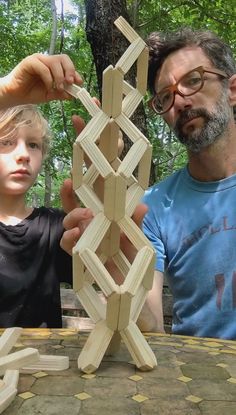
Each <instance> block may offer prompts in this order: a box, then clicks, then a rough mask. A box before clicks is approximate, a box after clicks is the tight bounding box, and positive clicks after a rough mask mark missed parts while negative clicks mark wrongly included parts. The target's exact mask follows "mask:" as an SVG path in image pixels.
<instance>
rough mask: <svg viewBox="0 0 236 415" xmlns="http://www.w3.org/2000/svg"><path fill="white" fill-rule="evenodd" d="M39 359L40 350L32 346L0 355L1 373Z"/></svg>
mask: <svg viewBox="0 0 236 415" xmlns="http://www.w3.org/2000/svg"><path fill="white" fill-rule="evenodd" d="M38 360H39V352H38V350H37V349H33V348H31V347H27V348H26V349H23V350H19V351H18V352H14V353H11V354H9V355H7V356H3V357H0V375H3V374H4V373H5V371H6V370H7V369H19V368H20V367H22V366H23V365H27V364H31V363H34V362H37V361H38Z"/></svg>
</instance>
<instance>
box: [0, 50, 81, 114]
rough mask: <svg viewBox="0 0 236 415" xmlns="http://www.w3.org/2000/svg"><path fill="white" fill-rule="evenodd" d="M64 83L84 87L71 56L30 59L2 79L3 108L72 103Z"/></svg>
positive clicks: (41, 56)
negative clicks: (63, 102) (58, 101)
mask: <svg viewBox="0 0 236 415" xmlns="http://www.w3.org/2000/svg"><path fill="white" fill-rule="evenodd" d="M64 82H67V83H68V84H72V83H75V84H78V85H80V84H82V78H81V77H80V75H79V74H78V72H76V70H75V67H74V64H73V62H72V61H71V59H70V58H69V56H67V55H63V54H62V55H43V54H40V53H35V54H33V55H30V56H28V57H26V58H25V59H23V60H22V61H21V62H20V63H19V64H18V65H17V66H16V67H15V68H14V69H13V70H12V71H11V72H10V73H9V74H8V75H7V76H5V77H4V78H2V79H0V108H6V107H10V106H15V105H19V104H26V103H30V104H38V103H42V102H48V101H51V100H55V99H60V100H61V99H71V97H70V95H69V94H67V93H66V92H65V91H64V86H63V83H64Z"/></svg>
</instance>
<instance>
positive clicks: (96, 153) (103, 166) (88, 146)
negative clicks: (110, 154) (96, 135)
mask: <svg viewBox="0 0 236 415" xmlns="http://www.w3.org/2000/svg"><path fill="white" fill-rule="evenodd" d="M81 145H82V147H83V149H84V151H85V152H86V153H87V155H88V156H89V158H90V160H91V161H92V163H94V165H95V166H96V169H97V170H98V171H99V173H100V174H101V176H102V177H104V178H105V177H108V176H109V175H110V174H113V173H114V170H113V169H112V167H111V165H110V164H109V162H108V161H107V159H106V158H105V157H104V156H103V154H102V153H101V151H100V150H99V149H98V147H97V146H96V144H94V143H92V142H91V141H89V137H86V140H83V142H82V144H81Z"/></svg>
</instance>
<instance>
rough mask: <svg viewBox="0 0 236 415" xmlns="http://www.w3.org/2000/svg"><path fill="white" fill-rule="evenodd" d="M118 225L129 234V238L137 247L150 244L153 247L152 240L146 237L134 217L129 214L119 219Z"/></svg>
mask: <svg viewBox="0 0 236 415" xmlns="http://www.w3.org/2000/svg"><path fill="white" fill-rule="evenodd" d="M118 225H119V226H120V228H121V229H122V230H123V232H124V233H125V234H126V235H127V236H128V238H129V240H130V241H131V242H132V244H133V245H134V246H135V247H136V249H137V250H139V249H141V248H143V247H144V246H149V247H150V248H152V244H151V242H149V240H148V239H147V238H146V236H145V235H144V233H143V232H142V231H141V229H140V228H139V227H138V226H137V225H136V224H135V223H134V221H133V219H131V218H130V217H128V216H125V217H124V218H122V219H121V220H119V222H118Z"/></svg>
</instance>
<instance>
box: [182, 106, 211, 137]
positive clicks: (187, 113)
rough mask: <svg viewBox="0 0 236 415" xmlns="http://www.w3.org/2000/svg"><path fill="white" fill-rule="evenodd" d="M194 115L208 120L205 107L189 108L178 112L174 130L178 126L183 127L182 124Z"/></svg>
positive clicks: (208, 115) (208, 116)
mask: <svg viewBox="0 0 236 415" xmlns="http://www.w3.org/2000/svg"><path fill="white" fill-rule="evenodd" d="M196 117H202V118H204V119H205V120H207V121H208V120H209V119H210V118H211V117H210V114H209V112H208V111H206V110H205V108H198V109H194V110H193V109H190V110H188V109H187V110H184V111H182V112H181V113H180V115H179V118H178V119H177V121H176V123H175V127H174V130H177V131H179V130H180V128H182V127H183V125H184V124H185V123H186V122H187V121H190V120H192V119H193V118H196Z"/></svg>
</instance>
